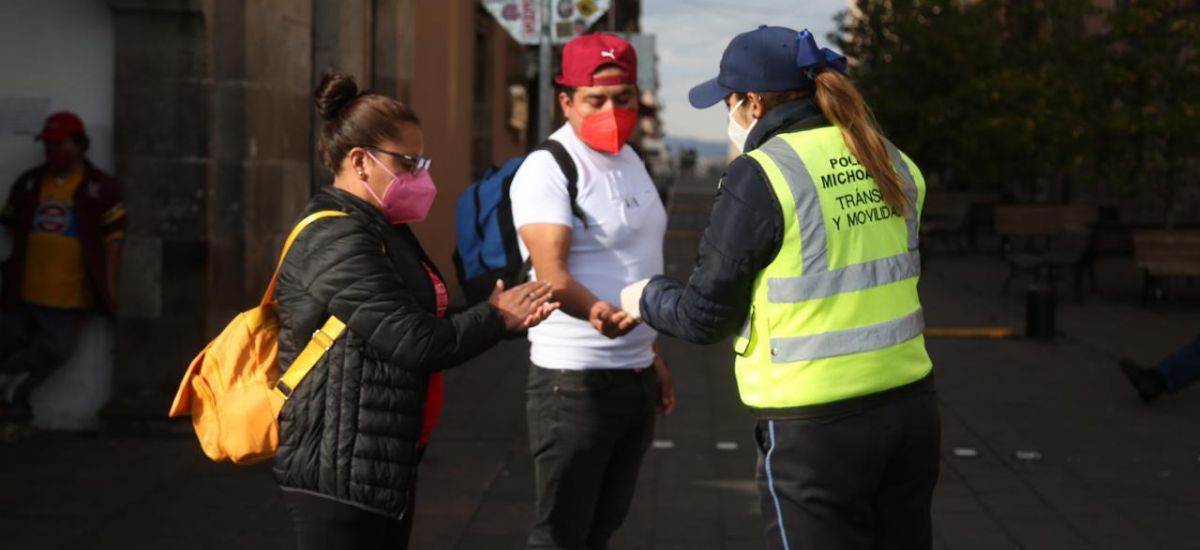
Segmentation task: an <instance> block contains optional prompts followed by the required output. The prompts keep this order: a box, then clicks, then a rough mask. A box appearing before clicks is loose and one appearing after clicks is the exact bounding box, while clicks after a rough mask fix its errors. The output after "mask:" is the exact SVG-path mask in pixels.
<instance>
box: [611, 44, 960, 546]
mask: <svg viewBox="0 0 1200 550" xmlns="http://www.w3.org/2000/svg"><path fill="white" fill-rule="evenodd" d="M845 66H846V65H845V59H844V58H842V57H841V56H839V55H837V54H836V53H834V52H833V51H831V50H829V49H821V48H818V47H817V44H816V40H815V39H814V38H813V36H812V34H810V33H809V32H808V31H807V30H805V31H800V32H797V31H795V30H792V29H787V28H781V27H766V26H764V27H760V28H758V29H757V30H754V31H751V32H747V33H744V34H742V35H739V36H738V37H736V38H734V40H733V41H732V42H731V43H730V44H729V46H728V47H727V48H726V49H725V54H724V56H723V58H722V59H721V69H720V75H719V76H718V77H717V78H715V79H713V80H711V81H708V82H705V83H703V84H701V85H699V86H697V87H695V88H693V89H692V91H691V94H690V100H691V103H692V105H693V106H694V107H696V108H707V107H710V106H712V105H715V104H716V103H719V102H721V101H722V100H723V101H724V102H725V105H726V106H727V107H728V108H729V120H730V122H729V135H730V138H731V139H732V140H733V142H734V146H735V147H737V148H739V149H740V150H743V151H744V154H743V155H741V156H739V157H738V158H737V159H735V160H734V161H733V162H732V163H731V164H730V165H729V167H728V169H727V170H726V173H725V177H724V178H723V179H722V182H721V186H720V189H719V191H718V192H717V195H716V199H715V202H714V204H713V209H712V213H711V216H710V220H709V225H708V227H707V228H706V229H705V231H704V237H703V239H702V240H701V243H700V249H699V257H698V259H697V262H696V269H695V271H694V273H693V274H692V276H691V277H690V279H689V280H688V282H687V284H681V283H679V282H677V281H674V280H672V279H669V278H665V277H656V278H654V279H652V280H650V281H649V282H648V284H647V283H646V282H643V283H640V284H637V285H631V286H630V287H628V288H626V290H625V292H624V293H623V300H622V302H623V307H625V308H626V309H627V310H630V311H631V312H632V313H634V314H635V315H636V316H639V317H640V318H641V319H642V320H643V321H644V322H645V323H647V324H649V325H650V326H651V327H653V328H655V329H657V330H658V331H660V332H663V333H667V334H672V335H675V336H678V337H680V338H683V339H686V340H688V341H691V342H695V343H715V342H718V341H721V340H723V339H725V338H727V337H729V336H733V337H734V344H733V348H734V350H733V351H734V353H735V354H736V361H735V364H736V366H735V370H736V375H737V382H738V389H739V392H740V393H741V398H742V401H743V402H744V403H745V404H746V405H747V406H749V407H750V408H751V409H752V411H753V412H754V413H755V415H756V416H757V417H758V419H759V421H758V423H757V429H756V437H757V441H758V444H759V461H758V476H757V477H758V485H759V494H760V496H761V503H762V512H763V518H764V520H765V524H766V532H767V533H766V534H767V541H768V544H769V546H770V547H771V548H778V549H787V550H799V549H819V550H838V549H859V548H862V549H881V548H903V549H913V548H929V547H930V546H931V545H932V540H931V539H932V537H931V527H930V501H931V499H932V493H933V489H934V485H935V484H936V483H937V477H938V446H939V443H940V428H939V422H938V410H937V403H936V400H935V396H934V388H933V375H932V364H931V362H930V359H929V355H928V354H927V353H926V351H925V341H924V339H923V337H922V335H921V332H922V329H923V326H924V323H923V319H922V314H921V303H920V301H919V299H918V297H917V279H918V277H919V275H920V260H919V258H918V255H917V234H918V233H917V227H918V224H919V220H920V213H921V205H922V204H923V202H924V198H925V182H924V179H923V178H922V176H921V172H920V171H919V170H918V169H917V167H916V165H915V164H913V162H912V160H911V159H909V158H908V157H907V156H905V154H904V153H903V152H901V151H900V150H899V149H897V148H896V147H895V146H894V145H892V144H891V143H890V142H888V141H887V139H886V138H884V137H883V136H882V135H880V133H879V130H878V129H877V128H876V126H875V124H874V121H873V119H872V116H871V114H870V111H869V109H868V107H867V106H866V104H865V103H864V102H863V99H862V97H861V95H860V94H859V93H858V91H857V90H856V89H855V87H854V85H853V84H852V83H851V82H850V81H849V80H848V79H847V78H846V77H845V76H843V74H842V73H843V71H844V70H845Z"/></svg>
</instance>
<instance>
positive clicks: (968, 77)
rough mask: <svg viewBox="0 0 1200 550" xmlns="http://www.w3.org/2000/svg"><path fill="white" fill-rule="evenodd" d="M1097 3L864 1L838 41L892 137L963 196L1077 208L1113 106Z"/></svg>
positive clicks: (844, 20)
mask: <svg viewBox="0 0 1200 550" xmlns="http://www.w3.org/2000/svg"><path fill="white" fill-rule="evenodd" d="M1095 17H1096V12H1095V9H1094V7H1093V3H1092V2H1091V0H1025V1H1022V2H1012V1H1005V0H978V1H974V2H963V1H960V0H860V1H859V2H858V14H852V13H850V12H846V13H843V14H842V15H841V16H840V29H841V34H840V36H835V37H834V38H835V39H836V40H837V41H838V43H839V45H840V46H841V47H842V49H843V51H844V52H846V54H847V55H848V56H850V57H851V58H853V59H854V60H855V63H854V65H853V67H854V70H855V73H854V76H855V78H856V80H857V81H858V82H859V84H860V86H861V87H862V89H863V92H864V94H865V95H866V96H867V98H868V101H869V102H870V103H871V105H872V107H874V109H875V110H876V114H877V116H878V118H879V120H880V122H881V125H882V126H883V127H884V129H885V131H886V132H888V133H889V135H891V136H892V137H893V139H894V140H895V141H897V142H898V143H900V144H901V145H902V146H903V147H904V148H905V149H906V150H908V151H909V154H910V155H912V156H913V157H914V158H915V159H916V160H917V162H918V164H921V165H922V166H923V169H924V170H926V172H931V173H933V174H934V175H935V177H936V178H937V179H940V180H943V181H945V183H947V184H948V186H951V187H973V188H987V189H1006V190H1007V192H1008V194H1009V195H1013V196H1016V197H1025V198H1032V197H1035V196H1037V195H1039V194H1040V195H1046V194H1047V193H1044V192H1043V193H1039V192H1038V191H1039V189H1050V190H1052V191H1053V192H1052V193H1049V194H1050V195H1053V196H1056V197H1057V198H1059V199H1062V200H1065V199H1067V198H1068V195H1067V192H1066V190H1068V189H1070V185H1069V184H1070V182H1071V179H1072V177H1074V176H1075V175H1076V174H1078V173H1079V171H1080V168H1081V167H1082V166H1083V165H1084V164H1085V162H1086V160H1087V159H1088V158H1089V153H1090V151H1091V150H1092V149H1093V147H1092V145H1091V144H1092V143H1094V141H1095V139H1096V136H1097V125H1096V124H1094V117H1095V112H1096V109H1097V108H1098V106H1099V105H1101V104H1102V98H1101V97H1100V96H1099V95H1098V94H1097V93H1096V90H1097V87H1098V84H1099V75H1098V72H1097V71H1096V70H1095V69H1094V59H1095V58H1096V57H1097V56H1098V55H1099V53H1100V52H1102V51H1103V47H1102V45H1101V44H1100V42H1099V41H1098V40H1097V38H1096V37H1095V36H1094V35H1093V34H1089V33H1088V28H1087V27H1088V22H1089V20H1092V19H1090V18H1095Z"/></svg>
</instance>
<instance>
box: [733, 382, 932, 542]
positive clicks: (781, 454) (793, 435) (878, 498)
mask: <svg viewBox="0 0 1200 550" xmlns="http://www.w3.org/2000/svg"><path fill="white" fill-rule="evenodd" d="M755 435H756V436H757V439H758V443H759V453H758V457H759V459H758V489H759V491H758V492H759V497H760V499H761V505H762V513H763V519H764V521H765V522H766V531H767V533H766V534H767V547H768V548H772V549H780V550H785V549H786V550H809V549H815V550H858V549H864V550H866V549H871V550H882V549H892V548H894V549H903V550H911V549H920V548H930V547H931V546H932V545H933V535H932V526H931V523H930V522H931V520H930V505H931V501H932V499H933V488H934V486H935V485H936V484H937V478H938V468H939V463H938V447H939V445H940V444H941V426H940V423H939V420H938V409H937V399H936V396H935V394H934V393H932V391H930V392H923V393H918V394H915V395H907V396H903V397H899V398H897V399H895V400H891V401H888V402H885V403H882V404H878V405H876V406H873V407H872V408H869V409H867V410H860V411H855V412H847V413H841V414H833V415H828V416H822V417H816V418H806V419H799V420H790V419H789V420H763V421H760V422H759V423H758V426H757V429H756V434H755Z"/></svg>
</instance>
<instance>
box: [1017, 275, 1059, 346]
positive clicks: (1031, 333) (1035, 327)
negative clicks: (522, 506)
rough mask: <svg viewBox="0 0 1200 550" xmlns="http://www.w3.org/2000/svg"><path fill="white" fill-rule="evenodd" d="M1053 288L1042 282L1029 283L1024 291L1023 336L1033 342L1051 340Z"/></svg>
mask: <svg viewBox="0 0 1200 550" xmlns="http://www.w3.org/2000/svg"><path fill="white" fill-rule="evenodd" d="M1055 305H1056V300H1055V297H1054V287H1053V286H1052V285H1049V284H1046V283H1043V282H1034V283H1030V285H1029V287H1028V288H1027V289H1026V290H1025V336H1027V337H1029V338H1033V339H1034V340H1053V339H1054V335H1055V333H1056V332H1057V331H1056V329H1055V317H1054V307H1055Z"/></svg>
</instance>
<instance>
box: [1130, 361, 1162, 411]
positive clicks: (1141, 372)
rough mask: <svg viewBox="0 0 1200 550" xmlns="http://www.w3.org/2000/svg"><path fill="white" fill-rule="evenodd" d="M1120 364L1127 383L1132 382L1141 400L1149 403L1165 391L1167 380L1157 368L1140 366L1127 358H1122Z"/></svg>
mask: <svg viewBox="0 0 1200 550" xmlns="http://www.w3.org/2000/svg"><path fill="white" fill-rule="evenodd" d="M1120 365H1121V372H1122V373H1124V374H1125V378H1128V379H1129V383H1130V384H1133V388H1134V389H1135V390H1137V392H1138V395H1139V396H1141V398H1142V401H1145V402H1146V403H1149V402H1151V401H1154V400H1155V399H1158V397H1159V396H1160V395H1162V394H1164V393H1166V391H1167V381H1166V380H1163V377H1162V374H1160V373H1159V372H1158V370H1156V369H1147V368H1144V367H1141V366H1139V365H1138V364H1137V363H1134V362H1133V361H1130V360H1128V359H1122V360H1121V362H1120Z"/></svg>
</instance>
